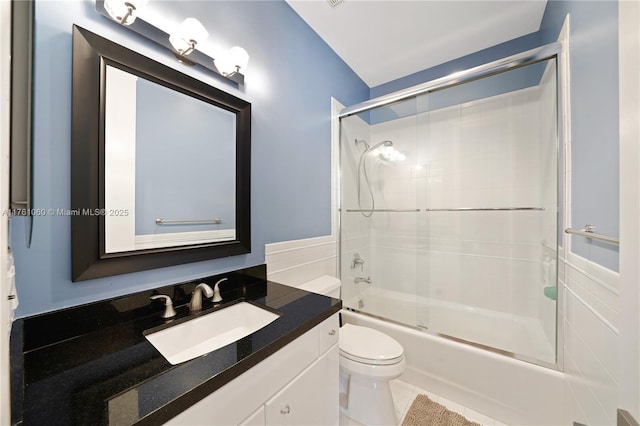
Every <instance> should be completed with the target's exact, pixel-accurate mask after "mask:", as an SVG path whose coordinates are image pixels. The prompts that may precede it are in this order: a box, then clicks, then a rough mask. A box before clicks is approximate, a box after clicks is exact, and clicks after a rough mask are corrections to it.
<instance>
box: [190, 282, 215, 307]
mask: <svg viewBox="0 0 640 426" xmlns="http://www.w3.org/2000/svg"><path fill="white" fill-rule="evenodd" d="M203 292H204V295H205V297H207V298H209V297H213V290H211V287H209V286H208V285H207V284H205V283H200V284H198V285H197V286H196V288H194V289H193V293H191V301H189V312H198V311H200V310H202V293H203Z"/></svg>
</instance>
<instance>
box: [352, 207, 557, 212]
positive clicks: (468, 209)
mask: <svg viewBox="0 0 640 426" xmlns="http://www.w3.org/2000/svg"><path fill="white" fill-rule="evenodd" d="M521 210H530V211H544V210H546V209H545V208H544V207H458V208H454V209H424V211H425V212H491V211H521ZM346 211H347V213H352V212H419V211H420V209H373V210H371V209H347V210H346Z"/></svg>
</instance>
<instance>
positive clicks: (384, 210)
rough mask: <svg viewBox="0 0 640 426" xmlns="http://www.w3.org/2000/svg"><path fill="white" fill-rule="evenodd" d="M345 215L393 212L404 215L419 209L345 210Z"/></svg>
mask: <svg viewBox="0 0 640 426" xmlns="http://www.w3.org/2000/svg"><path fill="white" fill-rule="evenodd" d="M346 211H347V213H354V212H365V213H368V212H395V213H406V212H419V211H420V209H373V210H372V209H347V210H346Z"/></svg>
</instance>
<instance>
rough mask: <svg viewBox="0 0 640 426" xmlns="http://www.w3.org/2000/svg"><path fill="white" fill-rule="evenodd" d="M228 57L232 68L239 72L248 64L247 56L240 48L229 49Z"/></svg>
mask: <svg viewBox="0 0 640 426" xmlns="http://www.w3.org/2000/svg"><path fill="white" fill-rule="evenodd" d="M229 57H230V58H231V59H230V60H231V62H233V66H234V67H236V68H237V69H238V71H240V70H243V71H244V70H245V69H246V68H247V65H248V64H249V54H248V53H247V51H246V50H244V49H243V48H242V47H240V46H234V47H232V48H231V49H229Z"/></svg>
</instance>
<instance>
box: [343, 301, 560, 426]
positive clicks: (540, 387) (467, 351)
mask: <svg viewBox="0 0 640 426" xmlns="http://www.w3.org/2000/svg"><path fill="white" fill-rule="evenodd" d="M342 321H343V322H344V323H351V324H355V325H362V326H366V327H371V328H374V329H377V330H380V331H382V332H384V333H386V334H388V335H389V336H391V337H393V338H394V339H396V340H397V341H398V342H399V343H400V344H402V346H403V347H404V351H405V358H406V361H407V369H406V371H405V373H404V374H403V376H402V377H400V379H401V380H403V381H405V382H407V383H410V384H412V385H414V386H418V387H420V388H423V389H426V390H428V391H430V392H433V393H436V394H438V395H441V396H443V397H445V398H447V399H450V400H452V401H455V402H457V403H459V404H462V405H464V406H466V407H469V408H471V409H473V410H476V411H478V412H481V413H483V414H485V415H487V416H490V417H492V418H494V419H496V420H498V421H500V422H502V423H506V424H508V425H535V426H543V425H544V426H546V425H549V426H551V425H554V426H555V425H561V424H563V409H564V408H563V407H564V405H565V404H564V388H563V386H564V382H563V375H564V374H563V373H561V372H559V371H556V370H553V369H550V368H545V367H540V366H537V365H534V364H531V363H528V362H525V361H519V360H516V359H513V358H510V357H508V356H505V355H501V354H498V353H493V352H490V351H487V350H484V349H481V348H477V347H474V346H471V345H468V344H464V343H460V342H456V341H453V340H450V339H447V338H444V337H439V336H436V335H432V334H429V333H426V332H424V331H421V330H417V329H413V328H410V327H405V326H402V325H398V324H395V323H391V322H388V321H384V320H380V319H378V318H374V317H371V316H369V315H365V314H361V313H357V312H353V311H349V310H346V309H343V310H342Z"/></svg>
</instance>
